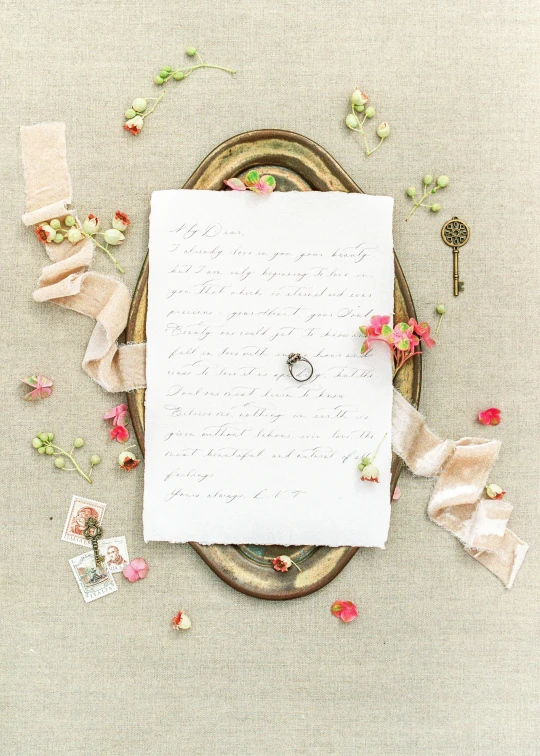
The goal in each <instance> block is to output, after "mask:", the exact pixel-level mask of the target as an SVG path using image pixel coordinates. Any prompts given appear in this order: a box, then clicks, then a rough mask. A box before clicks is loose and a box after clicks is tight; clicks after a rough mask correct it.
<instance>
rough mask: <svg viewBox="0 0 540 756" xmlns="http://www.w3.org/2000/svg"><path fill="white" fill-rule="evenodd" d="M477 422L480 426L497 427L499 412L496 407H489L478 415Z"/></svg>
mask: <svg viewBox="0 0 540 756" xmlns="http://www.w3.org/2000/svg"><path fill="white" fill-rule="evenodd" d="M478 422H479V423H481V424H482V425H498V424H499V423H500V422H501V411H500V409H497V407H490V408H489V409H487V410H483V412H479V413H478Z"/></svg>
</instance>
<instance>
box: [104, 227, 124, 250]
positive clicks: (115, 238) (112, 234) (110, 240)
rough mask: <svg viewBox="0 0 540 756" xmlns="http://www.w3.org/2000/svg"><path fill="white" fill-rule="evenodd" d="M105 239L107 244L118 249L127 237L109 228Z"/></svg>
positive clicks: (115, 229)
mask: <svg viewBox="0 0 540 756" xmlns="http://www.w3.org/2000/svg"><path fill="white" fill-rule="evenodd" d="M103 238H104V239H105V241H106V242H107V244H110V245H111V246H112V247H117V246H118V245H119V244H122V242H123V241H124V239H125V238H126V237H125V236H124V234H123V233H122V232H121V231H119V230H118V229H117V228H108V229H107V230H106V231H105V233H104V234H103Z"/></svg>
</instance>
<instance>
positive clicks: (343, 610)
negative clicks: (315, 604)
mask: <svg viewBox="0 0 540 756" xmlns="http://www.w3.org/2000/svg"><path fill="white" fill-rule="evenodd" d="M330 611H331V612H332V614H333V615H334V617H339V619H340V620H342V621H343V622H352V620H354V619H356V618H357V617H358V611H357V609H356V606H355V604H353V602H352V601H335V602H334V603H333V604H332V606H331V608H330Z"/></svg>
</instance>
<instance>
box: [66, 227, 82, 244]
mask: <svg viewBox="0 0 540 756" xmlns="http://www.w3.org/2000/svg"><path fill="white" fill-rule="evenodd" d="M67 238H68V241H70V242H71V243H72V244H76V243H77V242H80V241H81V239H84V234H83V233H82V231H80V230H79V229H78V228H70V229H69V231H68V232H67Z"/></svg>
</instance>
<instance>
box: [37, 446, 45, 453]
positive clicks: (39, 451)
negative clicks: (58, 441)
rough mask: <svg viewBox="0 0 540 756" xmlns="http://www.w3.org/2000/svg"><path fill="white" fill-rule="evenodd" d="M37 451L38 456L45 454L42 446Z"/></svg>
mask: <svg viewBox="0 0 540 756" xmlns="http://www.w3.org/2000/svg"><path fill="white" fill-rule="evenodd" d="M37 451H38V454H45V447H44V446H40V447H39V449H38V450H37Z"/></svg>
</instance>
